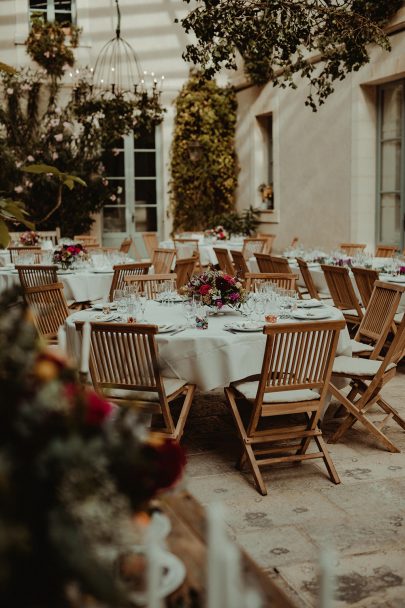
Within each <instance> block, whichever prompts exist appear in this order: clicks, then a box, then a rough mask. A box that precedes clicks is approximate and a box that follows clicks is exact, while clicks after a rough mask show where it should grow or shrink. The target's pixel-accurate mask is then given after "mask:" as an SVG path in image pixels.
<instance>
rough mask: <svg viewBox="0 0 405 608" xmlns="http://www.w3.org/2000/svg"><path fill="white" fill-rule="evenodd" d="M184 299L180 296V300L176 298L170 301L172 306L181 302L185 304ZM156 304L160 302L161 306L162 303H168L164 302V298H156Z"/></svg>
mask: <svg viewBox="0 0 405 608" xmlns="http://www.w3.org/2000/svg"><path fill="white" fill-rule="evenodd" d="M183 300H184V298H181V297H180V296H179V297H178V298H174V299H173V300H169V302H170V304H179V303H180V302H183ZM155 302H159V304H162V302H165V303H166V302H167V300H164V299H162V298H156V300H155Z"/></svg>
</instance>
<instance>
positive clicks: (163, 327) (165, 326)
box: [158, 323, 175, 334]
mask: <svg viewBox="0 0 405 608" xmlns="http://www.w3.org/2000/svg"><path fill="white" fill-rule="evenodd" d="M174 329H175V326H174V325H173V323H170V324H169V323H166V324H163V325H158V333H159V334H166V333H167V332H168V331H173V330H174Z"/></svg>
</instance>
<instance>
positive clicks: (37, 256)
mask: <svg viewBox="0 0 405 608" xmlns="http://www.w3.org/2000/svg"><path fill="white" fill-rule="evenodd" d="M8 250H9V252H10V259H11V262H12V263H13V264H18V258H19V257H20V256H21V255H22V256H24V255H33V256H34V264H40V263H41V257H42V249H41V247H37V246H35V245H33V246H32V247H31V246H28V245H27V246H24V247H8Z"/></svg>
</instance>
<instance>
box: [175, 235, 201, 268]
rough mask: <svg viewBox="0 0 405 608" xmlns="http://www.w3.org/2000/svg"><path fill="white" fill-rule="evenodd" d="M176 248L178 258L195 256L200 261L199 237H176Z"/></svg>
mask: <svg viewBox="0 0 405 608" xmlns="http://www.w3.org/2000/svg"><path fill="white" fill-rule="evenodd" d="M173 243H174V249H175V251H176V259H177V260H179V259H180V260H181V259H182V258H191V257H194V258H195V259H196V261H197V262H198V263H200V250H199V248H198V245H199V240H198V239H187V238H174V239H173Z"/></svg>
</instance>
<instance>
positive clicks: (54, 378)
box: [0, 292, 184, 608]
mask: <svg viewBox="0 0 405 608" xmlns="http://www.w3.org/2000/svg"><path fill="white" fill-rule="evenodd" d="M17 296H19V294H18V293H17V292H15V293H10V292H9V293H7V294H6V295H5V296H3V297H2V298H1V299H0V391H1V395H2V399H1V403H0V480H1V483H0V529H1V539H2V540H1V543H0V571H1V573H2V576H1V579H0V597H1V600H2V605H3V604H4V605H5V606H11V605H13V606H15V607H16V608H23V607H26V606H32V607H35V608H65V607H67V606H72V605H81V606H82V605H84V604H85V602H84V601H83V602H82V601H78V602H77V604H74V603H71V601H70V600H71V597H70V596H71V594H72V589H73V591H74V592H75V594H76V595H77V594H79V596H80V597H83V595H87V594H90V595H91V596H92V597H93V598H96V599H97V600H98V601H99V602H101V603H102V604H103V605H108V606H110V607H114V608H115V607H118V606H119V607H124V606H128V605H129V601H128V597H127V591H126V588H125V587H124V585H123V584H122V583H120V581H119V580H118V579H117V578H116V576H115V573H114V569H112V568H111V563H110V561H109V560H110V559H111V558H108V556H109V555H111V550H114V549H117V551H119V550H121V551H122V550H125V547H127V546H128V543H129V544H131V543H132V544H136V543H139V535H138V534H137V529H136V527H135V524H134V512H136V511H137V510H139V509H140V508H143V506H144V505H145V501H147V500H148V499H150V498H151V497H153V496H154V495H156V493H157V492H160V491H161V490H163V489H165V488H168V487H170V486H171V485H173V484H174V482H175V481H176V480H177V478H178V477H179V475H180V474H181V472H182V469H183V466H184V454H183V452H182V450H181V448H180V447H179V445H178V444H177V443H175V442H173V441H170V440H166V441H164V440H161V441H153V440H152V439H151V438H150V437H149V436H148V434H147V433H146V431H145V428H144V426H143V424H141V422H140V420H139V419H138V418H137V417H136V416H135V415H134V414H133V413H132V412H131V411H129V410H126V411H125V410H124V409H121V408H116V407H115V406H113V405H112V404H111V403H109V402H108V401H106V400H105V399H103V398H102V397H100V396H99V395H97V394H96V393H94V392H93V391H91V390H87V389H85V388H83V386H81V385H80V384H79V383H78V381H77V377H76V372H75V370H73V369H71V368H70V367H69V366H68V364H67V363H66V361H65V360H63V359H62V358H61V357H60V356H59V355H57V354H54V352H50V351H47V350H46V349H44V348H43V345H41V344H40V343H38V337H37V334H36V331H35V330H34V327H33V325H32V323H31V321H30V319H29V316H28V313H27V310H26V309H25V307H24V304H23V303H22V302H18V301H17ZM20 301H21V299H20ZM86 605H87V604H86Z"/></svg>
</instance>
